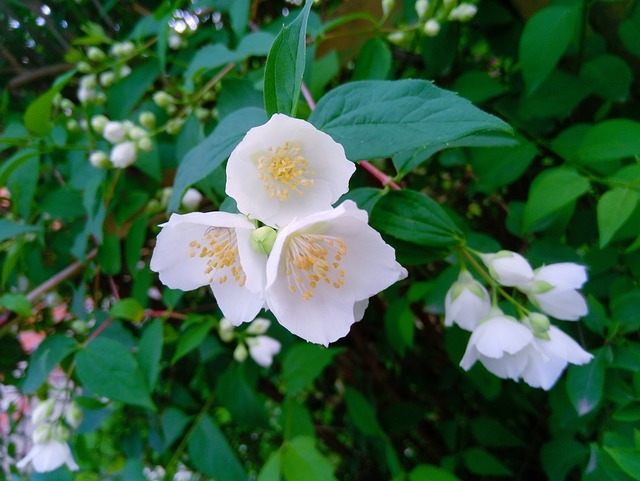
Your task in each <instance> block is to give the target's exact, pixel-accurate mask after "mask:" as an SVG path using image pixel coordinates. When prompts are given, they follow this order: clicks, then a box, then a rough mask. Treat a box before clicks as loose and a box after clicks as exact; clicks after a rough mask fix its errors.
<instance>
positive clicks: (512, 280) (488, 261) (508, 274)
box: [481, 250, 533, 286]
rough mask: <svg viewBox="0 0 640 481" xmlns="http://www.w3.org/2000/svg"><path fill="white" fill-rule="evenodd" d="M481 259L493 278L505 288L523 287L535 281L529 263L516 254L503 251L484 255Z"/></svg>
mask: <svg viewBox="0 0 640 481" xmlns="http://www.w3.org/2000/svg"><path fill="white" fill-rule="evenodd" d="M481 257H482V261H483V262H484V263H485V265H486V266H487V267H488V268H489V274H491V277H493V278H494V279H495V280H496V281H498V282H499V283H500V284H502V285H503V286H516V285H522V284H527V283H528V282H530V281H532V280H533V269H532V268H531V266H530V265H529V262H527V260H526V259H525V258H524V257H522V256H521V255H520V254H518V253H516V252H511V251H506V250H502V251H500V252H496V253H495V254H482V256H481Z"/></svg>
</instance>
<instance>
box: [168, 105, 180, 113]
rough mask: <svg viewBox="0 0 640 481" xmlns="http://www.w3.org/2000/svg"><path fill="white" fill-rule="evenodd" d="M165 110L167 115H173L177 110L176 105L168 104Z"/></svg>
mask: <svg viewBox="0 0 640 481" xmlns="http://www.w3.org/2000/svg"><path fill="white" fill-rule="evenodd" d="M165 110H166V112H167V113H168V114H169V115H173V114H175V113H176V112H177V111H178V107H176V106H175V105H169V106H168V107H167V108H166V109H165Z"/></svg>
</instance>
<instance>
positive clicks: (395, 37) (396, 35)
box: [387, 32, 407, 45]
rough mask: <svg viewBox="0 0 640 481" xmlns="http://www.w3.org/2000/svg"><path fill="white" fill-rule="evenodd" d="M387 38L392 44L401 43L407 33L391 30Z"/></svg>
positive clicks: (405, 38)
mask: <svg viewBox="0 0 640 481" xmlns="http://www.w3.org/2000/svg"><path fill="white" fill-rule="evenodd" d="M387 40H389V42H391V43H393V44H394V45H402V44H403V43H404V42H405V41H406V40H407V34H406V33H405V32H392V33H390V34H389V35H387Z"/></svg>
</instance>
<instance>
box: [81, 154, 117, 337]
mask: <svg viewBox="0 0 640 481" xmlns="http://www.w3.org/2000/svg"><path fill="white" fill-rule="evenodd" d="M95 153H97V152H92V154H91V155H93V154H95ZM100 153H101V154H102V159H101V160H102V161H103V162H106V166H107V167H110V166H111V162H109V158H108V157H107V154H105V153H104V152H100ZM96 160H97V159H96ZM89 161H91V156H89ZM91 164H92V165H93V162H91ZM94 167H98V166H94ZM98 168H102V166H100V167H98ZM71 330H72V331H73V332H75V333H76V334H80V335H81V336H84V335H85V334H88V333H89V323H88V322H87V321H84V320H82V319H76V320H75V321H73V322H72V323H71Z"/></svg>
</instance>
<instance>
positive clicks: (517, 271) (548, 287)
mask: <svg viewBox="0 0 640 481" xmlns="http://www.w3.org/2000/svg"><path fill="white" fill-rule="evenodd" d="M480 258H481V259H482V261H483V262H484V264H485V266H486V267H487V270H488V272H487V273H486V274H487V275H488V276H489V278H490V279H491V280H492V286H491V287H492V289H493V291H494V294H497V292H498V290H500V289H502V288H503V287H511V288H514V289H516V290H517V291H520V292H521V293H522V294H525V295H526V297H527V299H528V301H529V302H530V303H531V304H532V305H533V306H534V308H536V309H539V310H540V311H542V312H535V311H532V310H531V309H528V308H527V307H525V306H522V305H520V304H519V303H516V305H515V308H516V310H517V311H518V312H519V314H520V319H516V318H515V317H512V316H509V315H506V314H504V313H503V312H502V311H501V310H500V309H499V308H498V307H497V306H496V304H495V297H497V295H496V296H495V297H494V302H492V300H491V296H490V295H489V292H488V291H487V289H486V288H485V287H484V286H483V285H482V284H481V283H480V282H479V281H477V280H476V279H474V278H473V276H472V275H471V274H470V273H469V271H467V270H466V269H465V268H464V267H463V268H462V270H461V271H460V275H459V276H458V279H457V280H456V282H454V283H453V285H452V286H451V288H450V289H449V291H448V292H447V296H446V298H445V325H446V326H451V325H453V324H457V325H458V326H460V327H461V328H462V329H465V330H467V331H471V332H472V334H471V338H470V339H469V344H468V346H467V350H466V352H465V354H464V357H463V358H462V361H461V363H460V365H461V366H462V367H463V368H464V369H465V370H468V369H470V368H471V366H472V365H473V364H474V363H475V362H476V361H480V362H481V363H482V364H483V365H484V366H485V367H486V368H487V369H488V370H489V371H490V372H492V373H493V374H495V375H496V376H498V377H501V378H504V379H514V380H518V379H523V380H524V381H525V382H526V383H527V384H529V385H530V386H533V387H541V388H543V389H550V388H551V387H552V386H553V385H554V384H555V383H556V381H557V380H558V378H559V377H560V375H561V374H562V371H563V370H564V369H565V367H566V366H567V364H568V363H571V364H585V363H587V362H589V361H590V360H591V359H592V357H593V356H592V355H591V354H589V353H588V352H586V351H585V350H584V349H582V348H581V347H580V346H579V345H578V343H576V342H575V341H574V340H573V339H572V338H571V337H569V336H568V335H567V334H565V333H564V332H563V331H561V330H560V329H558V328H557V327H555V326H553V325H551V323H550V321H549V318H548V317H547V316H552V317H554V318H556V319H559V320H566V321H576V320H578V319H579V318H580V317H582V316H584V315H586V314H587V312H588V308H587V303H586V301H585V299H584V297H583V296H582V295H581V294H580V293H579V292H578V289H580V288H581V287H582V286H583V285H584V283H585V282H586V281H587V273H586V269H585V267H584V266H582V265H579V264H574V263H572V262H563V263H558V264H550V265H546V266H542V267H540V268H538V269H535V270H534V269H532V267H531V265H530V264H529V262H528V261H527V260H526V259H525V258H524V257H522V256H521V255H520V254H517V253H515V252H511V251H500V252H497V253H491V254H480ZM510 300H511V302H512V303H513V302H516V301H515V300H514V299H513V298H511V297H510Z"/></svg>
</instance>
